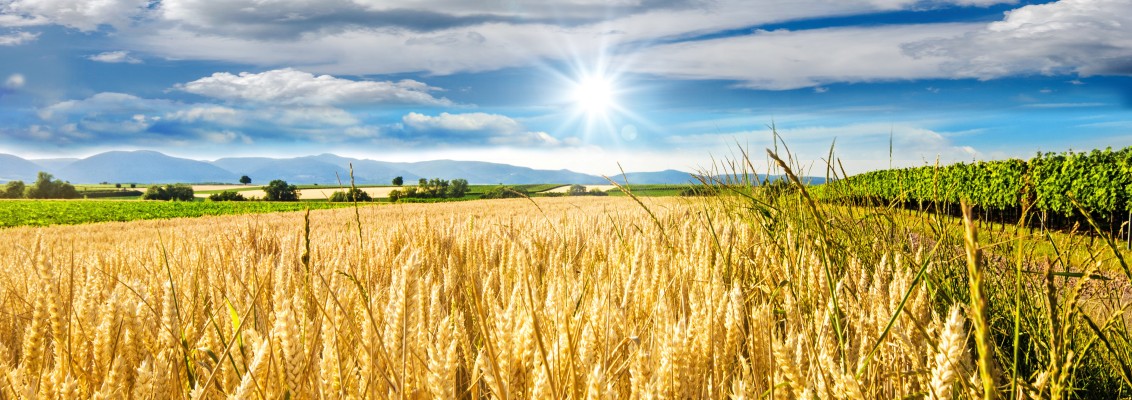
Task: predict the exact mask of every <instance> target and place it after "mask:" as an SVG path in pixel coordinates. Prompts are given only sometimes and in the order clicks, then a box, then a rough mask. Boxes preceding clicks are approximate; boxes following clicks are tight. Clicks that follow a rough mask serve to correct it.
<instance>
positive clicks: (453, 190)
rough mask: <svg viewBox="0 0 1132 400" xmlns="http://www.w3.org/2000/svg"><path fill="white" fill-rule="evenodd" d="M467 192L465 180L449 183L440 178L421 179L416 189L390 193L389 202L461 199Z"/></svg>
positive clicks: (411, 188) (454, 180)
mask: <svg viewBox="0 0 1132 400" xmlns="http://www.w3.org/2000/svg"><path fill="white" fill-rule="evenodd" d="M468 191H469V187H468V181H467V180H465V179H453V180H452V181H451V182H449V181H447V180H444V179H440V178H432V179H425V178H421V179H420V181H418V183H417V186H416V187H409V188H405V189H403V190H394V191H393V192H391V193H390V194H389V200H390V201H399V200H405V199H451V198H461V197H464V196H465V195H467V194H468Z"/></svg>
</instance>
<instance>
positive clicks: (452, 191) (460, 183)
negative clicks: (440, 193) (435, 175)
mask: <svg viewBox="0 0 1132 400" xmlns="http://www.w3.org/2000/svg"><path fill="white" fill-rule="evenodd" d="M465 194H468V180H467V179H453V180H452V185H451V186H449V187H448V197H453V198H458V197H464V195H465Z"/></svg>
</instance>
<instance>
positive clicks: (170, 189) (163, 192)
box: [142, 184, 195, 201]
mask: <svg viewBox="0 0 1132 400" xmlns="http://www.w3.org/2000/svg"><path fill="white" fill-rule="evenodd" d="M194 199H195V198H194V197H193V188H192V186H188V185H181V184H173V185H165V186H157V185H154V186H150V187H149V189H146V191H145V194H144V195H142V200H165V201H170V200H172V201H193V200H194Z"/></svg>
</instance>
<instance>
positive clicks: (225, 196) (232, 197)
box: [208, 190, 247, 201]
mask: <svg viewBox="0 0 1132 400" xmlns="http://www.w3.org/2000/svg"><path fill="white" fill-rule="evenodd" d="M208 199H209V200H211V201H244V200H247V199H245V198H244V195H242V194H240V192H237V191H235V190H225V191H223V192H220V193H213V194H210V195H208Z"/></svg>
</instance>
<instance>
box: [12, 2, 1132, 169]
mask: <svg viewBox="0 0 1132 400" xmlns="http://www.w3.org/2000/svg"><path fill="white" fill-rule="evenodd" d="M1130 75H1132V1H1129V0H1060V1H1008V0H482V1H468V0H380V1H379V0H317V1H315V0H225V1H214V0H0V153H10V154H16V155H20V156H23V157H25V158H44V157H82V156H87V155H91V154H95V153H98V152H101V151H106V150H125V149H150V150H158V151H162V152H165V153H167V154H170V155H175V156H182V157H190V158H196V159H216V158H220V157H228V156H277V157H284V156H296V155H312V154H320V153H325V152H333V153H336V154H339V155H344V156H354V157H362V158H371V159H379V160H394V161H406V160H410V161H413V160H426V159H440V158H447V159H460V160H483V161H495V162H506V163H512V164H517V165H525V166H531V167H536V168H551V169H560V168H568V169H572V170H576V171H581V172H589V173H612V172H614V171H617V163H620V164H621V165H622V166H624V167H625V168H626V169H627V170H634V171H643V170H659V169H665V168H674V169H683V170H694V169H697V168H704V167H707V166H709V165H711V163H712V162H713V160H715V162H719V161H721V160H727V159H731V158H734V157H735V156H737V155H738V154H739V153H740V150H739V149H738V147H743V148H745V149H747V150H749V151H751V152H752V153H754V154H755V155H756V160H762V159H763V157H762V156H761V154H763V151H762V149H763V148H765V147H768V146H771V145H772V135H771V134H770V128H769V127H770V126H771V125H773V126H775V127H776V128H777V131H778V133H779V134H780V135H781V136H782V138H783V140H784V141H785V143H786V145H788V146H789V148H790V150H791V151H792V152H793V153H795V155H796V157H797V158H799V159H801V160H804V161H806V162H812V163H813V165H814V168H815V169H817V170H819V171H820V170H821V169H822V166H821V164H820V163H821V161H820V160H821V159H822V158H823V157H825V156H826V154H827V153H828V151H829V148H830V146H831V145H833V144H834V142H835V141H836V145H835V148H836V152H837V155H838V157H840V159H841V160H842V164H843V165H844V166H845V168H846V169H847V170H849V171H850V172H860V171H864V170H869V169H875V168H882V167H887V166H888V165H889V163H890V162H892V163H893V164H895V165H915V164H923V163H926V162H934V161H935V160H936V159H937V158H939V159H940V160H942V161H943V162H949V161H969V160H972V159H999V158H1005V157H1028V156H1030V155H1033V154H1034V153H1035V152H1038V151H1065V150H1069V149H1077V150H1087V149H1093V148H1103V147H1108V146H1112V147H1125V146H1129V145H1132V78H1130ZM890 143H891V148H892V155H893V156H892V159H893V160H891V161H890V157H889V148H890ZM814 160H817V161H814Z"/></svg>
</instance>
